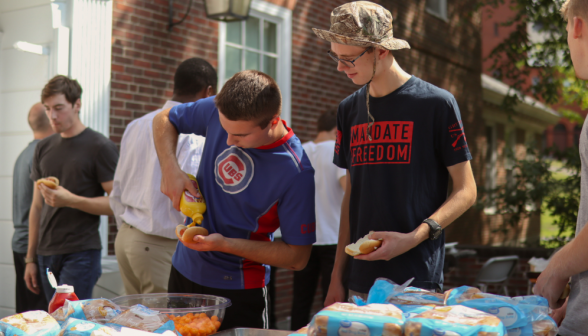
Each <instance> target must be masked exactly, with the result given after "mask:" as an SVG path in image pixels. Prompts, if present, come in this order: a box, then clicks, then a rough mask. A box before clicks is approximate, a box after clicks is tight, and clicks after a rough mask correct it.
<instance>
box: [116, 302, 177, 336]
mask: <svg viewBox="0 0 588 336" xmlns="http://www.w3.org/2000/svg"><path fill="white" fill-rule="evenodd" d="M108 324H109V325H110V324H116V325H119V326H123V327H128V328H133V329H137V330H144V331H149V332H156V333H160V332H163V331H166V330H172V331H173V330H175V329H176V328H175V326H174V322H173V321H172V320H170V319H169V318H168V317H167V316H166V315H165V314H160V313H159V312H157V311H155V310H151V309H149V308H147V307H145V306H143V305H140V304H138V305H135V306H132V307H131V308H129V309H128V310H125V311H123V312H122V313H121V314H120V315H117V316H116V317H114V318H113V319H112V320H110V321H108Z"/></svg>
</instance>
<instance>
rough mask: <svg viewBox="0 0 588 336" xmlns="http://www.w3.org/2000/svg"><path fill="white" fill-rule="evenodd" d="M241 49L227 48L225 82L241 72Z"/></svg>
mask: <svg viewBox="0 0 588 336" xmlns="http://www.w3.org/2000/svg"><path fill="white" fill-rule="evenodd" d="M241 53H242V50H241V49H237V48H233V47H229V46H227V55H226V64H225V69H226V70H225V80H227V79H229V78H231V77H232V76H233V75H234V74H236V73H237V72H239V71H241Z"/></svg>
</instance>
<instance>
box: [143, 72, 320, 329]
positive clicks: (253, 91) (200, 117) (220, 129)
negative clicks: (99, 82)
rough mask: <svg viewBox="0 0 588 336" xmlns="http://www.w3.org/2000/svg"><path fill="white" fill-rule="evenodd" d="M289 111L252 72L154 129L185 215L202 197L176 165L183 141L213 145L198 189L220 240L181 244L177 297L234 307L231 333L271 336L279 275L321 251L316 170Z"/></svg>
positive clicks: (271, 84)
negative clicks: (270, 290) (273, 286)
mask: <svg viewBox="0 0 588 336" xmlns="http://www.w3.org/2000/svg"><path fill="white" fill-rule="evenodd" d="M280 108H281V95H280V90H279V88H278V86H277V84H276V82H275V81H274V80H273V79H272V78H271V77H269V76H268V75H266V74H264V73H262V72H259V71H252V70H250V71H243V72H240V73H237V74H236V75H234V76H233V77H232V78H231V79H229V80H228V81H227V83H226V84H225V85H224V86H223V88H222V90H221V92H220V93H219V94H218V95H217V96H216V97H210V98H207V99H201V100H199V101H197V102H195V103H189V104H183V105H179V106H176V107H173V108H171V109H167V110H164V111H162V112H161V113H159V114H158V115H157V116H156V117H155V119H154V121H153V130H154V132H153V133H154V140H155V147H156V149H157V153H158V156H159V162H160V164H161V170H162V172H163V178H162V185H161V191H162V192H163V193H164V194H166V195H167V196H168V197H169V198H170V199H171V200H172V203H173V205H174V207H175V208H176V209H178V210H179V203H180V197H181V195H182V192H184V190H188V191H189V192H190V193H192V194H196V190H195V189H194V187H193V185H192V183H191V182H190V180H189V179H188V177H187V175H186V174H185V173H184V172H182V171H181V170H180V167H179V166H178V164H177V160H175V152H176V149H175V144H176V142H177V137H178V133H184V134H186V133H194V134H196V135H201V136H204V137H206V143H205V146H204V150H203V153H202V160H201V163H200V168H199V170H198V174H197V176H196V179H197V180H198V184H199V187H200V189H201V193H202V195H203V197H204V199H205V200H206V206H207V210H206V212H205V213H204V219H203V221H202V226H203V227H204V228H206V229H207V230H208V231H209V232H210V235H208V236H195V237H194V239H193V242H191V243H187V244H186V243H181V244H178V246H177V249H176V252H175V254H174V256H173V259H172V270H171V274H170V280H169V286H168V291H169V292H170V293H201V294H211V295H218V296H223V297H227V298H229V299H231V301H232V306H231V307H230V308H228V310H227V313H226V316H225V319H224V321H223V322H222V325H221V330H222V329H228V328H234V327H252V328H267V327H268V318H267V316H268V297H267V289H266V285H267V284H268V282H269V281H270V279H269V273H270V266H269V265H272V266H277V267H283V268H288V269H292V270H301V269H303V268H304V267H305V266H306V263H307V262H308V258H309V256H310V252H311V248H312V244H313V243H314V242H315V217H314V213H315V212H314V170H313V169H312V166H311V164H310V161H309V160H308V158H307V157H306V154H305V153H304V150H303V149H302V146H301V143H300V140H298V138H297V137H296V136H295V135H294V133H293V132H292V130H291V129H290V128H289V127H288V126H287V125H286V123H285V122H284V121H283V120H281V119H280ZM278 228H280V229H281V232H282V241H279V242H274V241H273V232H274V231H275V230H277V229H278Z"/></svg>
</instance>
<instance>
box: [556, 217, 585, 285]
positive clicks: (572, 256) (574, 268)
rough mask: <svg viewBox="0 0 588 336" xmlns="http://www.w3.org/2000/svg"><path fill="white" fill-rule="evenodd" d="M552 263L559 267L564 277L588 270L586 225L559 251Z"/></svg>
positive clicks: (558, 270) (559, 271) (558, 269)
mask: <svg viewBox="0 0 588 336" xmlns="http://www.w3.org/2000/svg"><path fill="white" fill-rule="evenodd" d="M550 264H554V266H555V267H556V268H557V272H556V273H557V274H560V275H561V277H562V279H567V278H570V277H572V276H574V275H576V274H578V273H582V272H585V271H587V270H588V230H587V229H586V227H584V228H583V229H582V230H581V231H580V233H579V234H578V235H577V236H576V238H574V240H572V241H571V242H570V243H569V244H567V245H566V246H564V247H563V248H562V249H561V250H560V251H559V252H557V253H556V254H555V255H554V256H553V258H552V260H551V261H550Z"/></svg>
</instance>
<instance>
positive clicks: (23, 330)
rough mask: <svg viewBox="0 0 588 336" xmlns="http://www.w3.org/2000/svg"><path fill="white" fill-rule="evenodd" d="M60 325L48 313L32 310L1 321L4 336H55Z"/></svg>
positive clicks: (0, 332)
mask: <svg viewBox="0 0 588 336" xmlns="http://www.w3.org/2000/svg"><path fill="white" fill-rule="evenodd" d="M57 333H59V324H58V323H57V321H56V320H55V319H54V318H53V317H52V316H51V315H49V314H47V312H44V311H42V310H32V311H28V312H24V313H21V314H16V315H11V316H8V317H5V318H3V319H1V320H0V334H3V335H4V336H54V335H57Z"/></svg>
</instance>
